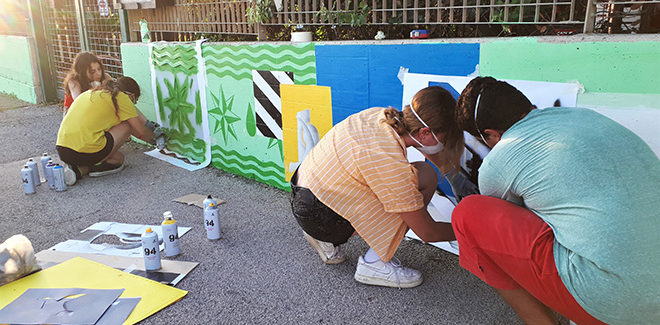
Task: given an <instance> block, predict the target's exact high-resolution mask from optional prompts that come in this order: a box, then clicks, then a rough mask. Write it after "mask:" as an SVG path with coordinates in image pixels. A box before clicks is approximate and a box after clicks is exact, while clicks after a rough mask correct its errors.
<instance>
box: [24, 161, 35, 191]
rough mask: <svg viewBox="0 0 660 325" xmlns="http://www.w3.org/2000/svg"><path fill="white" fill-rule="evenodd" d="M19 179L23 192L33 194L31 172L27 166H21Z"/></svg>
mask: <svg viewBox="0 0 660 325" xmlns="http://www.w3.org/2000/svg"><path fill="white" fill-rule="evenodd" d="M21 179H22V180H23V192H25V194H34V192H35V191H34V179H33V178H32V170H31V169H30V167H29V166H28V165H25V166H23V169H21Z"/></svg>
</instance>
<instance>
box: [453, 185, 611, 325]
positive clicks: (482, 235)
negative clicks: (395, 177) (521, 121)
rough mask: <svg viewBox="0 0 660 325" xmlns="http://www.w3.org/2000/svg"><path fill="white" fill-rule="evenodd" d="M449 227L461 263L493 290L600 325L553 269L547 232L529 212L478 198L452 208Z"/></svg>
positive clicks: (548, 229) (510, 204)
mask: <svg viewBox="0 0 660 325" xmlns="http://www.w3.org/2000/svg"><path fill="white" fill-rule="evenodd" d="M452 224H453V228H454V232H455V233H456V239H458V247H459V249H460V255H459V260H460V264H461V266H462V267H463V268H465V269H466V270H468V271H470V272H472V273H473V274H474V275H476V276H477V277H479V278H480V279H481V280H483V281H484V282H486V283H487V284H489V285H490V286H492V287H495V288H497V289H501V290H515V289H521V288H522V289H525V290H526V291H527V292H529V293H530V294H531V295H532V296H534V297H536V299H538V300H539V301H541V302H542V303H544V304H545V305H546V306H548V307H550V308H551V309H553V310H554V311H556V312H558V313H560V314H562V315H564V316H565V317H567V318H569V319H570V320H572V321H574V322H576V323H578V324H604V323H603V322H601V321H599V320H597V319H596V318H594V317H593V316H591V315H589V314H588V313H587V312H586V311H585V310H584V309H583V308H582V307H581V306H580V305H579V304H578V303H577V301H575V298H573V296H572V295H571V294H570V293H569V292H568V290H567V289H566V287H565V286H564V283H563V282H562V280H561V278H560V277H559V273H558V272H557V267H556V266H555V257H554V254H553V252H552V251H553V243H554V240H555V235H554V233H553V232H552V229H551V228H550V227H549V226H548V225H547V224H546V223H545V222H544V221H543V220H542V219H541V218H539V217H538V216H537V215H536V214H534V213H533V212H532V211H530V210H528V209H525V208H523V207H520V206H518V205H515V204H513V203H510V202H507V201H505V200H500V199H496V198H492V197H489V196H483V195H471V196H468V197H466V198H464V199H463V200H461V202H460V203H459V204H458V206H456V208H455V209H454V212H453V215H452Z"/></svg>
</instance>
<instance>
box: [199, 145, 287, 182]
mask: <svg viewBox="0 0 660 325" xmlns="http://www.w3.org/2000/svg"><path fill="white" fill-rule="evenodd" d="M211 157H212V159H211V161H212V164H213V166H214V167H216V168H219V169H222V170H224V171H227V172H230V173H233V174H238V175H242V176H245V177H247V178H250V179H254V180H257V181H259V182H262V183H266V184H268V185H271V186H275V187H277V188H280V189H283V190H291V186H290V185H289V183H288V182H286V181H285V180H284V167H282V166H280V165H278V164H276V163H274V162H263V161H260V160H259V159H257V158H256V157H253V156H244V155H241V154H240V153H238V152H237V151H234V150H225V149H223V148H222V147H220V146H212V147H211Z"/></svg>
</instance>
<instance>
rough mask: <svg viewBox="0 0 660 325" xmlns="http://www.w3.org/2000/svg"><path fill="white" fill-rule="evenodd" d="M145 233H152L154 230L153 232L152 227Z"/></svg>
mask: <svg viewBox="0 0 660 325" xmlns="http://www.w3.org/2000/svg"><path fill="white" fill-rule="evenodd" d="M144 232H146V233H152V232H153V230H151V227H149V228H147V230H145V231H144Z"/></svg>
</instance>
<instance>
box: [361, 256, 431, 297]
mask: <svg viewBox="0 0 660 325" xmlns="http://www.w3.org/2000/svg"><path fill="white" fill-rule="evenodd" d="M355 281H357V282H360V283H364V284H370V285H376V286H384V287H392V288H399V289H401V288H413V287H416V286H418V285H420V284H422V281H423V279H422V273H420V272H419V271H417V270H413V269H411V268H407V267H403V266H401V262H399V260H394V259H393V260H391V261H389V262H388V263H385V262H383V261H382V260H378V261H377V262H373V263H367V262H365V261H364V257H363V256H360V258H359V259H358V263H357V269H356V270H355Z"/></svg>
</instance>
